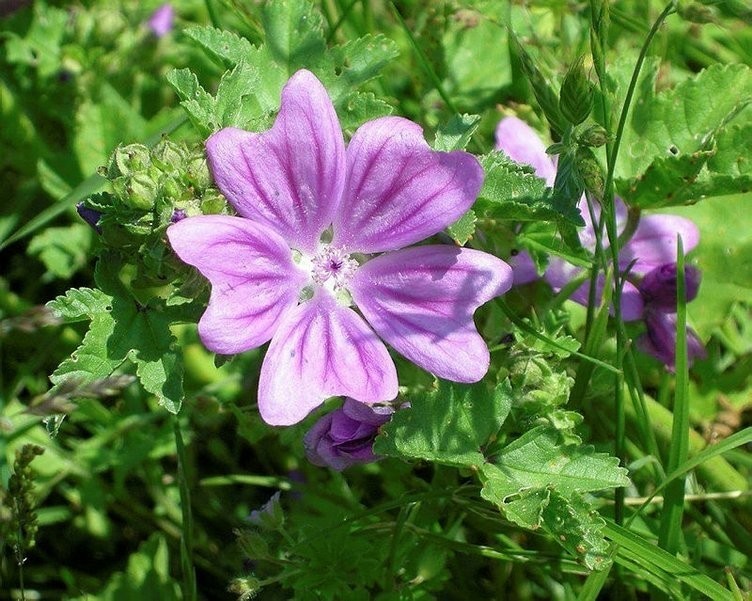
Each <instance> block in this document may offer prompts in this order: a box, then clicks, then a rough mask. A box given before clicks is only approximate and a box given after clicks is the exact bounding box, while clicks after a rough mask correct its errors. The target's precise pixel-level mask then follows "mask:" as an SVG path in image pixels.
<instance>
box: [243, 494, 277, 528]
mask: <svg viewBox="0 0 752 601" xmlns="http://www.w3.org/2000/svg"><path fill="white" fill-rule="evenodd" d="M279 497H280V492H279V491H277V492H275V493H274V494H273V495H272V496H271V498H270V499H269V500H268V501H267V502H266V503H264V505H263V507H261V509H254V510H253V511H251V513H250V515H249V516H248V517H247V518H246V519H247V520H248V521H249V522H250V523H251V524H253V525H254V526H258V527H259V528H265V529H267V530H278V529H279V528H280V527H281V526H282V524H283V523H284V521H285V516H284V514H283V513H282V507H281V506H280V502H279Z"/></svg>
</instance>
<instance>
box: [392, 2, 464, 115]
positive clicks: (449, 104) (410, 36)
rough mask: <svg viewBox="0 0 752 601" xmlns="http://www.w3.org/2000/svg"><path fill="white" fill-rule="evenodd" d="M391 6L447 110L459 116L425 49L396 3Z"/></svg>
mask: <svg viewBox="0 0 752 601" xmlns="http://www.w3.org/2000/svg"><path fill="white" fill-rule="evenodd" d="M390 6H391V7H392V12H393V13H394V16H395V17H396V18H397V21H399V24H400V26H401V27H402V29H403V30H404V32H405V35H406V36H407V39H408V40H409V42H410V45H411V46H412V48H413V50H414V51H415V55H416V56H417V57H418V63H420V66H421V67H422V68H423V70H424V71H425V73H426V75H428V78H429V79H430V80H431V83H432V84H433V86H434V87H435V88H436V91H437V92H438V93H439V96H441V99H442V100H443V101H444V104H446V105H447V108H448V109H449V110H450V111H452V112H453V113H454V114H455V115H458V114H459V110H457V107H456V106H455V105H454V102H452V99H451V98H449V95H448V94H447V93H446V91H444V86H442V85H441V80H440V79H439V76H438V75H436V72H435V71H434V70H433V68H432V67H431V65H430V63H429V62H428V57H427V56H426V53H425V52H423V49H422V48H421V47H420V46H419V45H418V42H417V41H416V39H415V36H414V35H413V32H412V31H410V28H409V27H408V26H407V23H405V20H404V19H403V18H402V15H401V14H400V12H399V9H398V8H397V6H396V5H395V4H394V2H390Z"/></svg>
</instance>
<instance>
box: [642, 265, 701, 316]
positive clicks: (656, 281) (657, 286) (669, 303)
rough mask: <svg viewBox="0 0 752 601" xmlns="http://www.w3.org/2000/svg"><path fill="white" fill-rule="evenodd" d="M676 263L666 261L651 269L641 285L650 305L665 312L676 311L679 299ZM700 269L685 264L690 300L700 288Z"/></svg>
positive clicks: (686, 286)
mask: <svg viewBox="0 0 752 601" xmlns="http://www.w3.org/2000/svg"><path fill="white" fill-rule="evenodd" d="M676 271H677V266H676V263H664V264H663V265H659V266H658V267H656V268H655V269H653V270H651V271H649V272H648V273H647V274H645V277H644V278H642V281H641V282H640V285H639V290H640V295H641V296H642V300H643V302H644V304H645V308H646V309H647V308H648V307H650V308H653V309H657V310H660V311H663V312H665V313H676V299H677V282H676V280H677V273H676ZM700 279H701V275H700V270H699V269H697V268H696V267H693V266H692V265H685V266H684V292H685V300H686V302H689V301H691V300H693V299H694V298H695V297H696V296H697V292H698V290H699V289H700Z"/></svg>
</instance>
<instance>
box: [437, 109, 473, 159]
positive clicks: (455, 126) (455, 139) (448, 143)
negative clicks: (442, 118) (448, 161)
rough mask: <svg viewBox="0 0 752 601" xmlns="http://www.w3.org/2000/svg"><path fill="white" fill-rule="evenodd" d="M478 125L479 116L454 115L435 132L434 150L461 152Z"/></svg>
mask: <svg viewBox="0 0 752 601" xmlns="http://www.w3.org/2000/svg"><path fill="white" fill-rule="evenodd" d="M479 123H480V115H467V114H465V115H455V116H454V117H452V118H451V119H450V120H449V122H448V123H446V124H445V125H442V126H440V127H439V129H438V130H437V131H436V139H435V140H434V142H433V147H434V149H436V150H442V151H444V152H448V151H450V150H463V149H464V148H465V147H466V146H467V144H468V142H470V138H472V137H473V134H474V133H475V130H477V129H478V124H479Z"/></svg>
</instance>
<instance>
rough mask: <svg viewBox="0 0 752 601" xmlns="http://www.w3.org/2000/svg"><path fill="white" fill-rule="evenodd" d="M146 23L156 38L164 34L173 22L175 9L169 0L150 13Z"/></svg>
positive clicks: (168, 30)
mask: <svg viewBox="0 0 752 601" xmlns="http://www.w3.org/2000/svg"><path fill="white" fill-rule="evenodd" d="M146 24H147V25H148V27H149V29H150V30H151V32H152V33H153V34H154V35H155V36H157V37H158V38H162V37H164V36H166V35H167V34H168V33H170V32H171V31H172V27H173V25H174V24H175V9H174V8H173V7H172V5H171V4H170V3H169V2H167V3H165V4H162V5H161V6H160V7H159V8H157V10H155V11H154V12H153V13H152V14H151V16H150V17H149V20H148V21H147V22H146Z"/></svg>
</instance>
